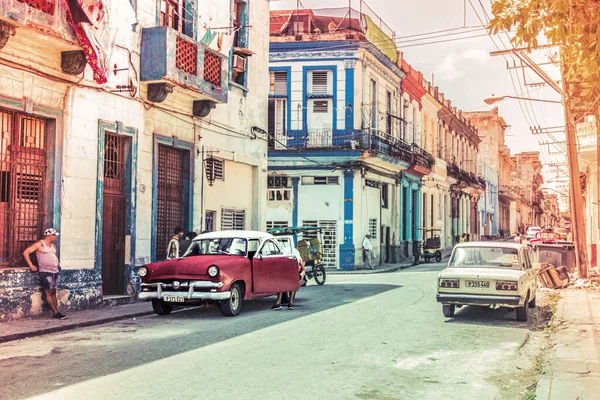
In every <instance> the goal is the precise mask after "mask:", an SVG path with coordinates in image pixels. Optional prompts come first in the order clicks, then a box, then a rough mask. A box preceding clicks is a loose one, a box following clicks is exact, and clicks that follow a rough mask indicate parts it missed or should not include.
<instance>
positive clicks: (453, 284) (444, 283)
mask: <svg viewBox="0 0 600 400" xmlns="http://www.w3.org/2000/svg"><path fill="white" fill-rule="evenodd" d="M459 286H460V282H459V280H458V279H440V287H443V288H458V287H459Z"/></svg>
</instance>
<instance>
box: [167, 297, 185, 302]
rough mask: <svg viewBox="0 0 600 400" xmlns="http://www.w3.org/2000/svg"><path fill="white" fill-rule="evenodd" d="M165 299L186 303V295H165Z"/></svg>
mask: <svg viewBox="0 0 600 400" xmlns="http://www.w3.org/2000/svg"><path fill="white" fill-rule="evenodd" d="M164 300H165V301H170V302H173V303H184V302H185V297H183V296H165V298H164Z"/></svg>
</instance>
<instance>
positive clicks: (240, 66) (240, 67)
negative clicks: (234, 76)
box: [231, 54, 246, 72]
mask: <svg viewBox="0 0 600 400" xmlns="http://www.w3.org/2000/svg"><path fill="white" fill-rule="evenodd" d="M231 66H232V68H233V70H234V71H236V72H246V57H244V56H241V55H239V54H234V55H233V60H232V63H231Z"/></svg>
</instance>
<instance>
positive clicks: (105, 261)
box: [102, 133, 129, 295]
mask: <svg viewBox="0 0 600 400" xmlns="http://www.w3.org/2000/svg"><path fill="white" fill-rule="evenodd" d="M128 140H129V139H128V138H126V137H123V136H118V135H116V134H114V133H105V135H104V190H103V192H102V196H103V200H102V293H103V294H105V295H106V294H123V293H125V233H126V217H125V213H126V211H127V197H126V196H125V195H124V194H123V193H124V189H125V171H126V168H125V155H126V154H127V153H126V149H127V145H128Z"/></svg>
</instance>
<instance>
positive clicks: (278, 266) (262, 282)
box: [252, 239, 299, 293]
mask: <svg viewBox="0 0 600 400" xmlns="http://www.w3.org/2000/svg"><path fill="white" fill-rule="evenodd" d="M252 280H253V286H254V292H255V293H279V292H290V291H296V290H298V287H299V283H298V261H297V260H296V257H294V256H293V255H290V254H287V255H286V254H282V252H281V249H280V247H279V246H278V245H277V244H276V243H275V241H273V240H271V239H267V240H265V242H264V243H263V245H262V247H261V248H260V250H259V251H258V252H257V253H256V255H255V256H254V258H253V259H252Z"/></svg>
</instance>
